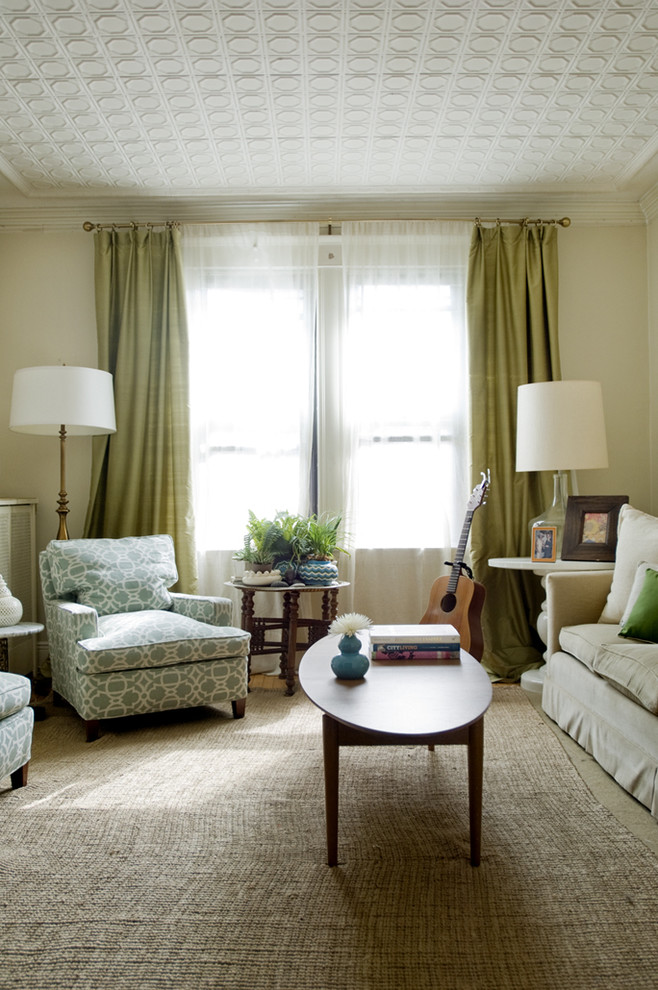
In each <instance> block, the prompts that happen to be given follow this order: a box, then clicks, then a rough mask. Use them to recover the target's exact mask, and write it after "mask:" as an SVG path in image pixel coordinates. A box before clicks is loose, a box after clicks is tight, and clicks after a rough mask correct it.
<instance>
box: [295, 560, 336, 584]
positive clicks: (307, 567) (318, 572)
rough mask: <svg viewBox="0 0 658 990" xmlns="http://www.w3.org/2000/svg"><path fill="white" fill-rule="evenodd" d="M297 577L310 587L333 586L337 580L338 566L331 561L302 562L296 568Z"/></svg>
mask: <svg viewBox="0 0 658 990" xmlns="http://www.w3.org/2000/svg"><path fill="white" fill-rule="evenodd" d="M297 577H298V578H300V580H302V581H303V582H304V584H308V585H311V586H318V587H320V586H322V585H325V584H333V583H334V581H337V580H338V566H337V565H336V564H335V563H334V561H333V560H303V561H302V562H301V564H299V566H298V567H297Z"/></svg>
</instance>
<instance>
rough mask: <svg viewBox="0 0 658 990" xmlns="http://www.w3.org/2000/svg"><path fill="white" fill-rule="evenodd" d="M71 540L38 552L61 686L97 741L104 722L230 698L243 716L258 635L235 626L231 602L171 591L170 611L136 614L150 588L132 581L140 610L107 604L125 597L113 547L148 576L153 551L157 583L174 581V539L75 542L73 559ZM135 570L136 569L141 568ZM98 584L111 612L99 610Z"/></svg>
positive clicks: (133, 597) (56, 679) (56, 678)
mask: <svg viewBox="0 0 658 990" xmlns="http://www.w3.org/2000/svg"><path fill="white" fill-rule="evenodd" d="M64 542H66V541H58V540H55V541H53V542H52V543H50V544H48V546H47V547H46V549H45V550H44V551H43V552H42V553H41V554H40V555H39V569H40V573H41V583H42V591H43V598H44V604H45V609H46V627H47V634H48V644H49V648H50V661H51V668H52V680H53V691H54V692H55V693H56V694H58V695H61V696H62V697H63V698H65V699H66V700H67V701H68V702H69V703H70V704H72V705H73V707H74V708H75V709H76V711H77V712H78V714H79V715H80V716H81V717H82V718H83V719H84V720H85V722H86V723H87V738H88V739H91V738H95V737H96V735H97V732H98V725H97V722H98V720H99V719H102V718H116V717H120V716H123V715H134V714H138V713H147V712H157V711H166V710H168V709H173V708H189V707H194V706H197V705H205V704H221V703H222V702H228V701H230V702H231V705H232V708H233V713H234V715H235V716H236V717H239V716H241V715H242V714H243V712H244V700H245V699H246V696H247V663H248V654H249V642H250V636H249V633H246V632H245V631H244V630H243V629H239V628H236V627H234V626H233V625H231V624H230V623H231V618H232V609H233V605H232V602H231V601H230V600H229V599H228V598H215V597H210V596H201V595H183V594H178V593H175V592H169V591H167V598H168V605H167V606H166V607H162V608H158V609H154V608H152V607H151V608H142V609H140V610H135V609H134V603H135V601H137V600H140V595H141V592H140V590H139V588H138V587H137V586H136V585H134V584H133V585H132V586H131V601H130V603H129V608H130V609H132V610H130V611H126V612H123V613H122V612H114V611H111V612H107V608H108V603H109V602H115V603H116V602H117V601H118V599H117V598H113V593H112V589H111V575H112V573H114V571H115V569H116V560H117V559H119V556H118V555H117V554H114V553H112V548H111V547H108V544H111V543H121V544H122V546H121V548H118V549H119V550H120V553H121V554H122V555H125V554H127V555H128V556H130V555H131V554H133V553H134V554H135V557H136V559H138V561H139V571H140V572H141V571H143V570H144V569H146V570H147V571H148V568H149V555H150V554H152V559H153V569H154V573H155V574H156V575H157V576H158V581H160V582H162V580H163V575H168V576H169V578H168V579H169V580H171V582H172V583H173V582H174V581H175V580H176V567H175V555H174V546H173V541H172V540H171V538H170V537H164V538H163V537H157V538H153V537H131V538H130V544H131V545H130V546H128V545H127V540H126V539H122V540H116V541H113V540H107V539H101V540H75V541H68V542H69V543H71V542H72V543H77V544H85V546H84V547H79V548H76V552H75V554H72V555H70V556H68V557H67V555H66V554H65V553H64V554H63V553H62V552H61V547H62V544H63V543H64ZM99 544H100V546H98V550H99V554H98V556H97V557H95V556H94V550H95V548H96V546H97V545H99ZM63 560H68V561H72V562H73V567H72V568H71V569H69V570H68V571H67V570H66V568H65V567H64V565H63V563H62V561H63ZM81 560H83V561H84V567H81V566H80V561H81ZM53 562H54V566H53ZM105 565H107V566H105ZM129 570H130V573H131V574H132V575H134V574H136V573H137V572H138V569H137V568H133V567H129ZM72 573H77V574H79V575H80V579H81V582H82V585H83V587H82V589H80V588H77V587H76V586H75V582H74V581H73V579H72V576H71V575H72ZM90 574H93V575H94V577H93V580H90V577H89V575H90ZM147 584H149V590H148V591H147V592H145V593H144V596H143V600H144V601H148V600H149V595H151V593H152V589H153V587H154V586H155V584H156V581H155V580H154V579H152V576H151V577H149V578H148V579H147ZM93 587H96V588H97V589H98V595H99V601H100V608H101V611H102V610H103V609H105V610H106V611H105V614H99V612H98V609H96V608H95V607H94V604H93V600H94V598H93V595H94V591H93ZM64 589H65V590H64ZM165 590H166V589H165ZM123 591H125V582H123V583H122V593H123ZM80 597H83V598H84V599H85V602H86V604H82V603H81V602H80V601H79V600H78V599H79V598H80Z"/></svg>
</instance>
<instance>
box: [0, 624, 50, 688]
mask: <svg viewBox="0 0 658 990" xmlns="http://www.w3.org/2000/svg"><path fill="white" fill-rule="evenodd" d="M43 628H44V627H43V624H42V623H41V622H18V623H17V624H16V625H15V626H0V670H9V640H10V639H14V638H15V637H17V636H36V635H37V634H38V633H40V632H42V631H43ZM32 673H33V674H35V675H36V673H37V671H36V670H34V671H32Z"/></svg>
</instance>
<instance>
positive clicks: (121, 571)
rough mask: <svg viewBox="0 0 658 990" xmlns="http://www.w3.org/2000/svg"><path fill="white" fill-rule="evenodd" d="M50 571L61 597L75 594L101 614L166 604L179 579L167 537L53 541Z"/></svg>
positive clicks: (169, 540) (78, 598) (165, 606)
mask: <svg viewBox="0 0 658 990" xmlns="http://www.w3.org/2000/svg"><path fill="white" fill-rule="evenodd" d="M49 559H50V573H51V577H52V580H53V586H54V588H55V592H56V594H57V596H58V597H59V598H67V597H69V596H73V600H74V601H76V602H80V604H82V605H91V606H92V607H93V608H95V609H96V611H97V612H98V614H99V615H107V614H108V613H111V612H138V611H141V610H142V609H148V608H169V606H170V605H171V595H170V594H169V592H168V590H167V589H168V588H170V587H171V586H172V585H173V584H176V581H177V580H178V571H177V570H176V558H175V555H174V544H173V540H172V539H171V537H170V536H126V537H122V538H121V539H118V540H110V539H99V540H53V541H52V542H51V543H50V544H49Z"/></svg>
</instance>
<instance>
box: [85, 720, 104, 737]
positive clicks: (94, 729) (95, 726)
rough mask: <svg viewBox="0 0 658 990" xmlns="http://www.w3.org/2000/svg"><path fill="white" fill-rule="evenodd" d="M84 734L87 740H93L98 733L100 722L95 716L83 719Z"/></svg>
mask: <svg viewBox="0 0 658 990" xmlns="http://www.w3.org/2000/svg"><path fill="white" fill-rule="evenodd" d="M84 721H85V735H86V739H87V742H95V741H96V739H98V737H99V735H100V727H101V723H100V721H99V719H97V718H90V719H85V720H84Z"/></svg>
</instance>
